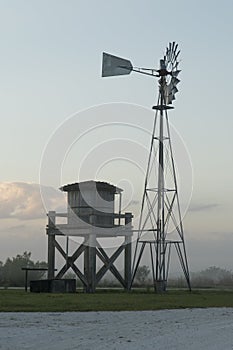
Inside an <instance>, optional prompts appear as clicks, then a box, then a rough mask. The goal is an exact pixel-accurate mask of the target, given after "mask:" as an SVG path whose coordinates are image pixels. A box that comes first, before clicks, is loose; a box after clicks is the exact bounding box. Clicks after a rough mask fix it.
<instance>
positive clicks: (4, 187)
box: [0, 182, 65, 220]
mask: <svg viewBox="0 0 233 350" xmlns="http://www.w3.org/2000/svg"><path fill="white" fill-rule="evenodd" d="M42 188H43V197H44V200H45V202H46V207H47V208H46V209H45V208H44V205H43V202H42V198H41V192H40V190H41V187H40V185H39V184H34V183H25V182H1V183H0V218H4V219H6V218H15V219H19V220H31V219H38V218H42V217H45V215H46V211H47V210H48V207H49V209H50V210H58V211H60V210H61V209H63V210H64V208H65V199H64V195H63V194H62V193H61V192H60V191H58V190H55V189H54V188H52V187H46V186H42Z"/></svg>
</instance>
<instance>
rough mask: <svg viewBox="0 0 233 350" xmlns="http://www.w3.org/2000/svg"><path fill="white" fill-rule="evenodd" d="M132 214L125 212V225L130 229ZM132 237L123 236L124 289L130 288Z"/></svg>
mask: <svg viewBox="0 0 233 350" xmlns="http://www.w3.org/2000/svg"><path fill="white" fill-rule="evenodd" d="M132 217H133V216H132V214H131V213H125V226H127V227H129V228H130V229H131V222H132ZM131 265H132V239H131V236H125V257H124V273H125V276H124V277H125V289H126V290H130V288H131V279H132V266H131Z"/></svg>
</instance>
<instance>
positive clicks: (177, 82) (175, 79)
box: [171, 77, 180, 86]
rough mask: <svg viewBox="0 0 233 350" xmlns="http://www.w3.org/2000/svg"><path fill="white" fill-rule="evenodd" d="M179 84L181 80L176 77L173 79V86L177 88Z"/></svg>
mask: <svg viewBox="0 0 233 350" xmlns="http://www.w3.org/2000/svg"><path fill="white" fill-rule="evenodd" d="M179 82H180V79H178V78H176V77H172V79H171V84H172V85H173V86H176V85H177V84H179Z"/></svg>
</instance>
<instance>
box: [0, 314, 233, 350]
mask: <svg viewBox="0 0 233 350" xmlns="http://www.w3.org/2000/svg"><path fill="white" fill-rule="evenodd" d="M0 349H2V350H13V349H14V350H24V349H31V350H33V349H37V350H48V349H49V350H53V349H54V350H55V349H56V350H77V349H81V350H90V349H93V350H100V349H101V350H105V349H108V350H109V349H123V350H124V349H127V350H131V349H134V350H137V349H138V350H141V349H142V350H146V349H158V350H161V349H164V350H165V349H166V350H176V349H177V350H182V349H185V350H187V349H190V350H197V349H198V350H199V349H203V350H208V349H211V350H220V349H221V350H232V349H233V309H232V308H218V309H217V308H212V309H184V310H163V311H131V312H128V311H124V312H66V313H22V312H20V313H6V312H3V313H1V318H0Z"/></svg>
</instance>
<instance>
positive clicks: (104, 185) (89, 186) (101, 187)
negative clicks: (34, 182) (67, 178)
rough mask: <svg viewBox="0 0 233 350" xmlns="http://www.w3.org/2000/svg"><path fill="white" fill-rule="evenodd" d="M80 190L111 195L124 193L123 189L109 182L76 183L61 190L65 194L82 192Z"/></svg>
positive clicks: (90, 181)
mask: <svg viewBox="0 0 233 350" xmlns="http://www.w3.org/2000/svg"><path fill="white" fill-rule="evenodd" d="M80 189H81V190H93V191H94V190H96V189H97V191H107V192H111V193H121V192H122V191H123V190H122V189H121V188H119V187H116V186H114V185H111V184H109V183H108V182H102V181H93V180H88V181H82V182H75V183H72V184H67V185H64V186H62V187H60V190H61V191H63V192H71V191H80Z"/></svg>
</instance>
